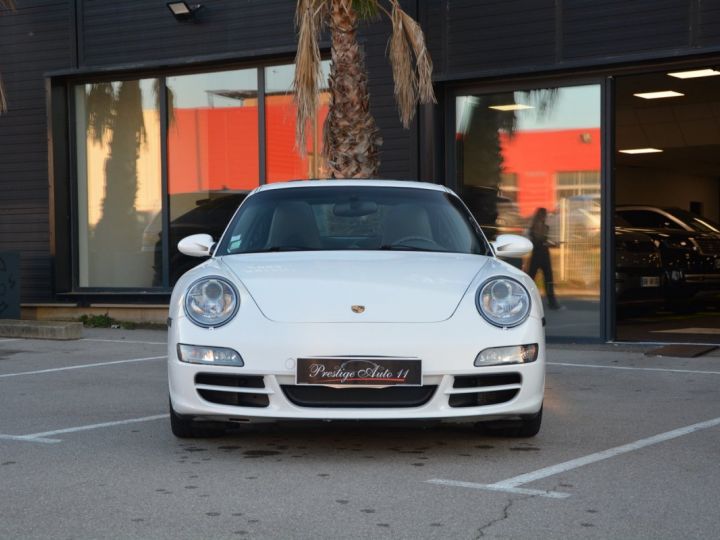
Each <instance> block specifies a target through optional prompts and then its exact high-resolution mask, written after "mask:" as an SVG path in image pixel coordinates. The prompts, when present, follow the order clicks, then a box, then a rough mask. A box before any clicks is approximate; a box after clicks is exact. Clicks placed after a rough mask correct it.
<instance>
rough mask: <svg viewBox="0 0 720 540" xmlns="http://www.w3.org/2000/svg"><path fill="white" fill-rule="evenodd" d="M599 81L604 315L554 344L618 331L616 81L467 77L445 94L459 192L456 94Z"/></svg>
mask: <svg viewBox="0 0 720 540" xmlns="http://www.w3.org/2000/svg"><path fill="white" fill-rule="evenodd" d="M587 85H597V86H599V89H600V103H599V104H598V106H599V108H600V140H601V143H600V215H601V221H600V276H599V277H600V301H599V307H600V317H599V328H598V332H597V334H596V335H593V336H586V337H581V336H565V335H562V334H557V335H555V334H553V335H552V336H551V339H552V340H553V341H556V342H589V343H597V342H607V341H609V340H611V339H612V338H613V337H614V333H615V294H614V290H615V282H614V275H615V271H614V265H615V255H614V253H615V239H614V234H613V230H614V218H613V208H614V200H615V198H614V185H613V183H612V182H611V174H612V170H613V167H614V155H613V149H614V134H613V131H614V130H613V126H614V116H613V92H614V81H613V79H612V77H611V76H608V75H605V74H597V75H587V76H583V75H580V76H562V75H558V76H554V77H553V76H548V77H518V78H513V79H506V80H503V81H497V80H494V81H493V80H490V81H465V82H460V83H450V84H448V85H447V87H446V94H445V107H444V109H445V121H444V129H442V131H443V136H444V137H443V138H444V141H445V146H444V156H443V158H444V174H445V185H446V186H448V187H449V188H450V189H452V190H453V191H455V192H457V193H460V191H461V187H462V186H461V185H460V182H459V178H458V160H457V154H458V145H457V140H456V138H455V131H456V124H457V98H458V97H460V96H465V95H468V94H500V93H509V92H515V91H525V90H538V89H546V88H567V87H574V86H587Z"/></svg>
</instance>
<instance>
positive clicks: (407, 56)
mask: <svg viewBox="0 0 720 540" xmlns="http://www.w3.org/2000/svg"><path fill="white" fill-rule="evenodd" d="M381 13H384V14H385V15H387V16H388V18H389V19H390V21H391V22H392V35H391V38H390V47H389V56H390V63H391V65H392V71H393V79H394V81H395V98H396V101H397V104H398V109H399V113H400V119H401V121H402V123H403V126H404V127H405V128H408V127H409V125H410V122H411V120H412V119H413V117H414V115H415V110H416V107H417V105H418V103H435V95H434V92H433V87H432V61H431V60H430V54H429V53H428V51H427V48H426V46H425V36H424V34H423V32H422V30H421V29H420V26H419V25H418V23H417V22H415V21H414V20H413V19H412V17H410V16H409V15H408V14H407V13H405V12H404V11H403V10H402V8H401V7H400V2H399V0H298V3H297V12H296V23H297V26H298V29H299V32H298V33H299V36H298V51H297V56H296V59H295V80H294V83H293V86H294V89H295V101H296V104H297V145H298V148H300V149H301V151H302V149H303V148H305V136H306V127H307V124H308V121H309V120H311V119H312V118H313V117H314V115H315V112H316V110H317V105H318V92H319V90H320V88H321V87H322V84H321V82H322V79H321V77H322V73H321V69H320V63H321V56H320V48H319V46H318V41H319V36H320V33H321V32H322V30H323V28H324V26H328V27H329V29H330V36H331V41H332V48H331V65H330V78H329V88H330V107H329V111H328V116H327V119H326V121H325V131H324V144H323V153H324V155H325V157H326V159H327V164H328V170H329V172H330V176H331V177H332V178H370V177H373V176H376V175H377V173H378V169H379V167H380V158H379V155H378V150H379V147H380V145H381V144H382V139H381V138H380V135H379V132H378V129H377V126H376V125H375V120H374V119H373V117H372V115H371V114H370V103H369V102H370V96H369V93H368V81H367V79H368V78H367V72H366V70H365V65H364V61H363V52H362V49H361V47H360V45H359V44H358V41H357V25H358V20H359V19H361V18H362V19H374V18H376V17H377V16H378V15H380V14H381Z"/></svg>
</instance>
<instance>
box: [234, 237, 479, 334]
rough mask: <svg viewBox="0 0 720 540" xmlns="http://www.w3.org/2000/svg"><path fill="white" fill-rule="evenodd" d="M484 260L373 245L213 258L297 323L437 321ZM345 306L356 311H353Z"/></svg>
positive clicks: (264, 304) (277, 315)
mask: <svg viewBox="0 0 720 540" xmlns="http://www.w3.org/2000/svg"><path fill="white" fill-rule="evenodd" d="M488 260H490V259H489V258H488V257H484V256H481V255H464V254H454V253H424V252H423V253H420V252H411V253H408V252H381V251H361V252H351V253H348V252H332V251H327V252H318V251H315V252H292V253H267V254H265V253H263V254H245V255H228V256H225V257H222V258H221V261H222V263H223V264H224V265H226V266H227V267H228V269H229V270H230V272H232V273H233V274H234V275H235V276H236V278H237V279H238V280H239V281H241V282H242V284H243V285H244V286H245V288H246V289H247V290H248V292H249V293H250V295H251V296H252V297H253V299H254V300H255V303H256V304H257V306H258V307H259V308H260V310H261V311H262V313H263V314H264V315H265V316H266V317H267V318H268V319H270V320H273V321H277V322H298V323H300V322H333V323H334V322H337V323H343V322H418V323H422V322H437V321H444V320H446V319H448V318H450V316H451V315H452V314H453V313H454V311H455V309H456V308H457V306H458V304H459V303H460V300H461V299H462V298H463V296H464V294H465V292H466V291H467V288H468V287H469V285H470V283H471V282H472V280H473V278H474V277H475V276H476V275H477V273H478V272H479V271H480V270H481V268H482V267H483V266H484V265H485V264H486V263H487V261H488ZM353 306H362V307H363V308H364V310H363V311H362V313H356V312H354V311H353ZM355 310H357V311H359V310H360V308H358V307H356V308H355Z"/></svg>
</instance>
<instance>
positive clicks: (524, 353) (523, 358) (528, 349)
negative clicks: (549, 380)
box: [475, 343, 538, 367]
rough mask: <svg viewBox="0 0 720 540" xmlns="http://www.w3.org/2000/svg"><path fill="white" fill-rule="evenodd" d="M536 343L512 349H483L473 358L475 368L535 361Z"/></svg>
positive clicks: (536, 353)
mask: <svg viewBox="0 0 720 540" xmlns="http://www.w3.org/2000/svg"><path fill="white" fill-rule="evenodd" d="M537 355H538V346H537V343H533V344H531V345H516V346H512V347H493V348H492V349H485V350H484V351H482V352H481V353H480V354H478V355H477V357H476V358H475V366H477V367H483V366H503V365H506V364H529V363H530V362H534V361H535V360H537Z"/></svg>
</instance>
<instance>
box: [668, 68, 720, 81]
mask: <svg viewBox="0 0 720 540" xmlns="http://www.w3.org/2000/svg"><path fill="white" fill-rule="evenodd" d="M668 75H670V76H671V77H675V78H677V79H696V78H698V77H714V76H715V75H720V71H717V70H715V69H710V68H707V69H694V70H691V71H676V72H674V73H668Z"/></svg>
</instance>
